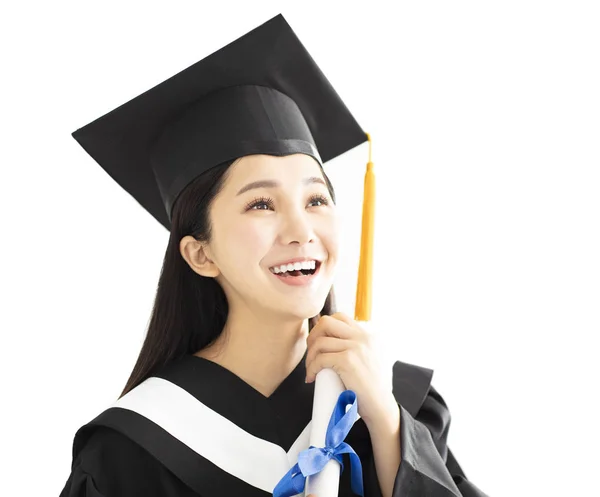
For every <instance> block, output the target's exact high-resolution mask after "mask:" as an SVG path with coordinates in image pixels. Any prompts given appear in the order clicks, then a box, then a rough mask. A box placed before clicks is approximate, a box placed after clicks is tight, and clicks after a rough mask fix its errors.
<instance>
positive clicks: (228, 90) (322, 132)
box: [72, 14, 374, 320]
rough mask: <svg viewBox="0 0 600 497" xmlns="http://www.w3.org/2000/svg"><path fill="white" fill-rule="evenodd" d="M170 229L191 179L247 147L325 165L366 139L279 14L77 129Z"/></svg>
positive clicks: (367, 222)
mask: <svg viewBox="0 0 600 497" xmlns="http://www.w3.org/2000/svg"><path fill="white" fill-rule="evenodd" d="M72 136H73V137H74V138H75V139H76V140H77V142H78V143H79V144H80V145H81V146H82V147H83V148H84V149H85V151H86V152H87V153H88V154H89V155H91V156H92V158H93V159H94V160H95V161H96V162H98V164H100V166H102V168H103V169H104V170H105V171H106V172H107V173H108V174H109V175H110V176H111V177H112V178H113V179H114V180H115V181H116V182H117V183H118V184H119V185H121V187H123V188H124V189H125V190H126V191H127V192H128V193H129V194H130V195H132V196H133V197H134V198H135V199H136V201H137V202H138V203H139V204H141V205H142V206H143V207H144V208H145V209H146V210H147V211H148V212H149V213H150V214H152V216H154V218H155V219H156V220H157V221H158V222H160V223H161V224H162V225H163V226H164V227H165V228H166V229H168V230H170V228H171V215H172V210H173V205H174V203H175V201H176V200H177V198H178V196H179V194H180V193H181V192H182V191H183V190H184V189H185V187H186V186H187V185H188V184H189V183H190V182H191V181H192V180H194V178H196V177H197V176H199V175H200V174H202V173H203V172H205V171H207V170H209V169H211V168H212V167H215V166H217V165H219V164H222V163H224V162H226V161H230V160H234V159H236V158H239V157H243V156H246V155H251V154H267V155H276V156H284V155H289V154H295V153H304V154H307V155H309V156H311V157H313V158H314V159H315V160H317V161H318V162H319V164H320V165H321V166H322V165H323V163H325V162H327V161H328V160H331V159H333V158H334V157H337V156H338V155H341V154H343V153H344V152H346V151H348V150H350V149H352V148H354V147H356V146H358V145H360V144H361V143H364V142H365V141H367V140H368V141H369V142H370V137H369V135H368V134H367V133H365V132H364V131H363V130H362V129H361V127H360V126H359V125H358V123H357V122H356V120H355V119H354V117H353V116H352V115H351V114H350V112H349V110H348V109H347V107H346V105H345V104H344V102H342V100H341V98H340V97H339V95H338V94H337V92H336V91H335V89H334V88H333V87H332V85H331V84H330V83H329V81H328V80H327V78H326V77H325V75H324V74H323V72H322V71H321V70H320V69H319V67H318V66H317V64H316V63H315V61H314V60H313V58H312V57H311V55H310V54H309V53H308V51H307V50H306V48H305V47H304V46H303V45H302V43H301V42H300V40H299V39H298V37H297V36H296V34H295V33H294V32H293V30H292V29H291V27H290V26H289V24H288V23H287V21H286V20H285V19H284V18H283V16H282V15H281V14H279V15H277V16H275V17H273V18H272V19H270V20H268V21H267V22H265V23H264V24H262V25H260V26H258V27H257V28H255V29H253V30H252V31H250V32H248V33H246V34H245V35H243V36H241V37H240V38H238V39H237V40H235V41H233V42H231V43H229V44H228V45H226V46H225V47H223V48H221V49H219V50H217V51H216V52H214V53H212V54H210V55H209V56H207V57H205V58H204V59H202V60H200V61H198V62H196V63H195V64H193V65H191V66H189V67H188V68H186V69H184V70H183V71H181V72H179V73H177V74H175V75H174V76H172V77H170V78H169V79H167V80H165V81H163V82H162V83H160V84H158V85H156V86H155V87H153V88H151V89H149V90H147V91H146V92H144V93H142V94H141V95H139V96H137V97H135V98H133V99H132V100H130V101H129V102H126V103H124V104H123V105H121V106H119V107H117V108H116V109H114V110H112V111H110V112H108V113H107V114H105V115H103V116H101V117H99V118H98V119H96V120H94V121H92V122H91V123H89V124H87V125H86V126H84V127H82V128H80V129H78V130H76V131H74V132H73V133H72ZM370 153H371V150H370V147H369V165H368V167H367V174H366V176H365V202H364V208H363V236H362V240H361V257H360V261H361V262H360V269H359V278H358V287H357V310H356V311H355V312H356V314H357V316H358V317H357V319H361V320H368V319H369V315H370V300H371V298H370V296H371V290H370V288H371V283H370V278H371V261H372V239H373V232H372V230H373V208H374V206H373V203H374V177H373V171H372V163H371V161H370Z"/></svg>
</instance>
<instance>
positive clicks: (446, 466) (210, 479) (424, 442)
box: [60, 356, 486, 497]
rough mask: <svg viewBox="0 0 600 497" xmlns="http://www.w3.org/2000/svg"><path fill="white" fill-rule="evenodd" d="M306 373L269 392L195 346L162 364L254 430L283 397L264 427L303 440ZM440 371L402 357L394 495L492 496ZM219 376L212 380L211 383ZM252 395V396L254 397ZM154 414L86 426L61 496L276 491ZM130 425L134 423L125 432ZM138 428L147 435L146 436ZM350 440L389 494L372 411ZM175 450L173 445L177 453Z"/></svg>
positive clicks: (211, 496)
mask: <svg viewBox="0 0 600 497" xmlns="http://www.w3.org/2000/svg"><path fill="white" fill-rule="evenodd" d="M208 372H210V373H211V376H210V382H209V381H207V373H208ZM304 374H305V369H304V358H303V360H302V361H301V362H300V363H299V364H298V366H297V367H296V369H295V370H294V371H293V372H292V373H291V374H290V375H289V377H288V378H286V380H284V382H282V384H281V385H280V387H279V388H278V389H277V390H276V392H275V393H274V394H273V395H272V396H271V397H269V398H267V397H264V396H262V394H260V393H258V392H257V391H256V390H254V389H253V388H252V387H251V386H250V385H248V384H246V383H245V382H243V381H242V380H241V379H240V378H238V377H237V376H236V375H234V374H233V373H231V372H229V371H228V370H226V369H224V368H222V367H220V366H218V365H216V364H214V363H211V362H210V361H207V360H205V359H202V358H198V357H195V356H193V358H192V357H186V358H184V360H182V361H181V362H178V363H176V364H172V365H171V366H169V367H167V368H166V369H165V370H164V371H163V372H161V376H162V377H164V378H168V379H169V381H173V382H176V384H177V385H179V386H181V387H182V388H185V389H186V390H187V391H188V392H189V393H191V394H192V395H194V396H196V398H198V399H199V400H200V398H201V399H202V401H203V403H206V404H207V405H208V404H210V405H211V406H212V407H211V408H213V409H216V410H217V412H219V413H220V414H225V413H226V412H227V413H228V414H229V415H230V416H231V417H232V418H235V419H236V424H238V423H239V425H241V426H244V429H249V430H250V432H251V433H257V432H256V430H259V431H260V430H265V427H264V425H263V422H264V421H265V420H263V419H259V418H262V415H263V414H264V413H263V412H262V411H261V409H262V407H260V406H261V405H262V406H266V405H269V406H271V405H273V408H274V413H279V415H278V414H275V417H269V418H268V419H267V421H269V422H273V420H274V419H277V420H278V421H277V429H276V430H275V431H272V430H270V429H266V430H265V431H264V432H263V435H265V436H267V437H269V436H272V435H273V433H277V435H276V436H277V437H278V438H277V440H278V441H279V442H280V443H282V440H283V439H285V440H287V441H292V440H294V439H295V438H296V437H297V436H298V431H299V430H301V429H302V427H303V426H304V419H301V418H303V417H304V416H305V415H306V414H304V413H307V412H308V413H310V412H312V396H311V392H310V390H308V389H312V388H314V383H312V384H305V383H304ZM431 374H432V371H431V370H428V369H426V368H422V367H419V366H413V365H410V364H407V363H401V362H400V361H398V362H397V363H396V364H395V365H394V369H393V375H394V376H393V393H394V396H395V397H396V400H397V401H398V404H399V409H400V440H399V443H400V450H401V457H402V460H401V463H400V467H399V468H398V473H397V477H396V481H395V486H394V494H393V495H394V497H413V496H414V497H417V496H424V495H427V496H431V497H460V496H463V497H485V496H486V494H485V493H483V492H482V491H481V490H479V489H478V488H477V487H476V486H475V485H474V484H473V483H472V482H470V481H469V480H468V479H467V477H466V475H465V473H464V472H463V471H462V469H461V468H460V466H459V465H458V462H457V461H456V459H455V457H454V455H453V454H452V452H451V451H450V449H449V448H448V446H447V437H448V431H449V427H450V413H449V410H448V408H447V405H446V403H445V402H444V400H443V398H442V397H441V395H440V394H439V393H438V392H437V391H436V390H435V388H434V387H433V386H432V385H430V384H429V382H428V380H427V378H429V379H431ZM399 375H402V377H400V376H399ZM411 378H412V379H413V380H414V381H411ZM209 384H210V385H211V388H206V386H207V385H209ZM305 389H307V390H305ZM299 391H305V394H306V396H305V397H304V398H303V400H302V402H301V403H300V404H299V403H297V402H296V406H298V409H297V410H298V411H300V412H301V413H303V414H300V415H299V416H297V417H296V418H295V419H294V416H292V417H290V418H289V420H288V421H289V422H286V419H288V418H287V417H286V416H282V414H283V413H284V412H285V411H280V409H284V410H285V409H286V408H287V409H289V406H288V404H289V402H288V400H289V398H288V396H289V395H297V394H298V392H299ZM252 392H254V394H253V393H252ZM244 393H245V394H246V395H247V396H248V397H246V398H245V399H244V404H245V405H246V407H247V408H246V409H245V410H244V411H243V412H242V413H239V412H238V410H237V409H236V406H235V401H233V404H232V403H231V401H230V400H228V399H231V398H232V397H235V396H236V395H237V394H241V395H244ZM252 396H254V398H253V399H251V397H252ZM418 398H422V399H423V400H422V402H421V405H418V402H417V401H416V400H415V399H418ZM248 402H251V404H247V403H248ZM305 404H308V405H305ZM405 405H406V406H407V407H405ZM249 407H250V408H249ZM230 409H232V410H231V411H230ZM254 409H257V410H254ZM234 411H235V412H234ZM118 412H120V413H121V415H124V416H129V419H128V423H129V424H127V423H125V422H124V419H118V418H116V417H114V416H113V417H112V418H111V417H110V414H111V413H112V414H115V413H118ZM250 412H254V413H255V416H252V415H249V414H248V413H250ZM288 413H289V411H288ZM108 419H112V422H114V425H113V426H112V427H111V426H107V423H108V422H107V420H108ZM103 423H104V424H103ZM147 423H149V422H148V420H146V424H144V422H143V418H141V417H140V416H138V415H137V414H136V413H133V412H129V414H126V410H124V409H116V408H112V409H108V410H106V411H105V412H103V413H102V414H101V415H100V416H98V417H97V418H95V420H93V421H92V422H90V423H88V424H87V425H84V426H83V427H82V428H80V430H78V432H77V435H76V437H75V441H74V450H73V462H72V467H71V474H70V476H69V478H68V481H67V482H66V484H65V486H64V488H63V490H62V492H61V494H60V495H61V497H76V496H77V497H82V496H86V495H87V496H94V497H101V496H102V497H119V496H137V495H139V496H142V495H143V496H145V497H153V496H156V497H158V496H161V497H174V496H190V497H191V496H198V495H201V496H203V497H217V496H225V495H236V496H238V495H239V496H249V497H253V496H266V495H270V494H269V493H267V492H265V491H263V490H261V489H257V488H255V487H252V486H250V485H248V484H246V483H245V482H243V481H241V480H239V479H238V478H235V477H233V476H232V475H230V474H229V473H227V472H225V471H223V470H221V469H220V468H218V467H216V466H214V465H212V467H211V463H210V461H206V460H205V461H204V463H203V462H202V459H203V458H202V457H201V456H200V455H199V454H196V453H195V452H193V451H191V450H189V453H186V452H185V450H183V451H182V450H180V449H181V447H178V445H181V444H180V443H179V442H178V441H176V440H175V441H174V440H173V437H170V435H169V434H167V433H165V434H164V436H159V437H156V434H157V433H159V432H158V431H157V428H156V427H155V426H154V427H151V426H150V425H149V424H147ZM131 426H135V427H136V428H135V430H130V428H131ZM121 430H123V431H126V430H129V431H127V434H125V433H124V432H123V431H121ZM136 430H137V434H136ZM144 433H145V434H146V435H144ZM279 433H287V437H284V438H281V437H280V436H279ZM148 434H152V436H148ZM132 437H134V438H135V437H138V438H137V442H136V441H134V440H133V439H132ZM150 441H153V442H154V443H155V446H152V443H150ZM346 442H348V443H349V444H350V445H351V446H352V447H353V448H354V450H355V451H356V453H357V454H358V455H359V457H360V459H361V462H362V466H363V480H364V490H365V497H381V495H382V494H381V490H380V488H379V482H378V480H377V474H376V470H375V461H374V459H373V450H372V446H371V439H370V437H369V432H368V429H367V428H366V425H365V424H364V422H363V420H362V419H359V420H358V421H357V422H356V423H355V424H354V426H353V427H352V429H351V431H350V433H349V435H348V437H347V438H346ZM144 446H146V448H144ZM285 448H287V442H286V445H285ZM147 449H149V450H147ZM165 454H169V455H170V459H169V458H166V457H165V456H164V455H165ZM344 457H345V459H344V465H345V471H344V472H343V473H342V475H341V477H340V492H339V495H340V496H342V497H346V496H351V495H354V494H353V493H352V491H351V487H350V470H349V467H350V466H349V459H348V458H347V456H344ZM203 464H204V465H203ZM173 470H174V471H173ZM197 474H200V475H202V477H197V478H196V480H195V481H194V482H193V486H190V484H189V481H190V478H193V477H194V476H197ZM178 475H179V476H178ZM282 476H283V475H282ZM186 480H187V483H186Z"/></svg>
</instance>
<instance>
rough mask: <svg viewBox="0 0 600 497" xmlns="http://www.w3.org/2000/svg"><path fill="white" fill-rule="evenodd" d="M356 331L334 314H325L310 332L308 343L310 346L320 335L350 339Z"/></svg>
mask: <svg viewBox="0 0 600 497" xmlns="http://www.w3.org/2000/svg"><path fill="white" fill-rule="evenodd" d="M354 333H355V331H354V330H353V329H352V328H351V327H350V326H348V325H347V324H346V323H344V322H343V321H340V320H339V319H336V318H334V317H332V316H323V317H322V318H321V319H320V320H319V322H318V323H317V324H316V325H315V326H314V327H313V329H312V330H311V332H310V333H309V334H308V338H307V339H306V343H307V344H308V345H309V346H310V344H312V343H314V341H315V340H316V339H317V338H319V337H320V336H330V337H335V338H342V339H348V338H352V336H353V335H354Z"/></svg>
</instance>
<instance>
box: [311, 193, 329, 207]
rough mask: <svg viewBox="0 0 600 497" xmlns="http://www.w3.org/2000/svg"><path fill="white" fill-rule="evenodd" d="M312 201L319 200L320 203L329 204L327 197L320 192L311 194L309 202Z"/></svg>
mask: <svg viewBox="0 0 600 497" xmlns="http://www.w3.org/2000/svg"><path fill="white" fill-rule="evenodd" d="M313 202H321V204H322V205H329V200H327V197H325V196H323V195H321V194H317V195H313V196H312V197H310V203H313Z"/></svg>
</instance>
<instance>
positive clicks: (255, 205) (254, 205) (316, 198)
mask: <svg viewBox="0 0 600 497" xmlns="http://www.w3.org/2000/svg"><path fill="white" fill-rule="evenodd" d="M315 202H320V203H321V205H329V200H327V197H325V196H324V195H321V194H316V195H312V196H311V197H310V202H309V205H310V204H312V203H315ZM263 205H266V206H267V209H263V208H262V207H261V206H263ZM259 207H261V208H259ZM273 207H274V205H273V199H272V198H271V197H258V198H255V199H253V200H251V201H250V202H249V203H248V204H246V210H256V211H264V210H268V209H273ZM317 207H320V206H319V205H317Z"/></svg>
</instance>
